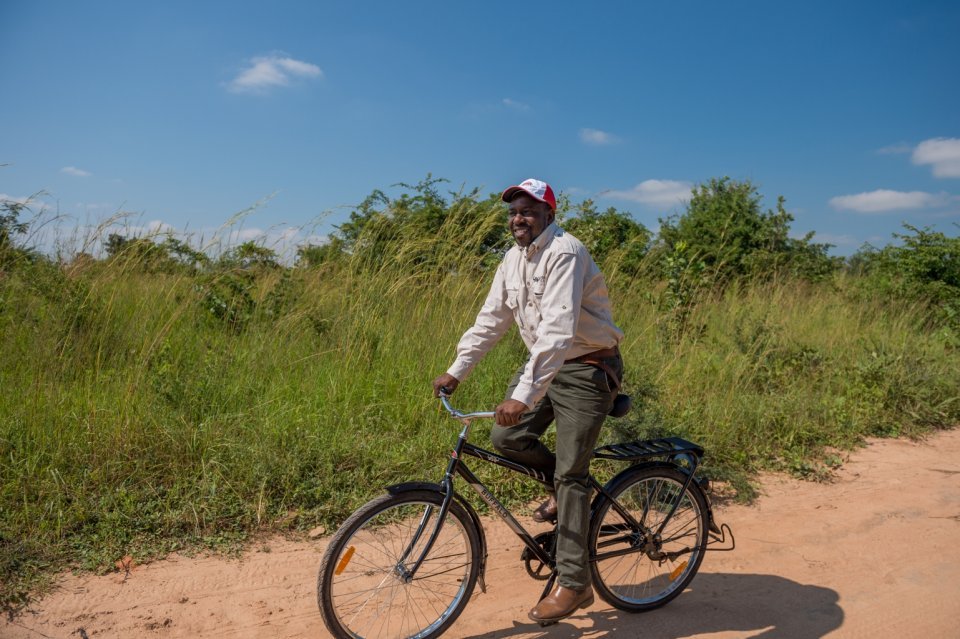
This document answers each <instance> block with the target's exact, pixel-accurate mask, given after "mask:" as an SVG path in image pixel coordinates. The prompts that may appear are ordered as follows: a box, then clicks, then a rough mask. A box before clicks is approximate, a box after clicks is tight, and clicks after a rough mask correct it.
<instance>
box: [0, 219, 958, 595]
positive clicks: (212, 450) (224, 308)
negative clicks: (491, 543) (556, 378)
mask: <svg viewBox="0 0 960 639" xmlns="http://www.w3.org/2000/svg"><path fill="white" fill-rule="evenodd" d="M475 206H479V205H477V204H475ZM461 221H462V220H458V219H457V217H456V216H452V217H451V220H450V221H449V223H448V224H449V226H448V227H445V229H444V232H443V233H440V234H438V235H437V236H436V237H433V238H429V239H423V238H416V239H411V240H409V241H393V242H391V243H389V244H388V246H389V252H388V253H386V254H384V253H383V252H382V251H381V252H377V251H374V250H373V249H370V250H363V249H362V248H361V249H360V250H357V251H355V252H354V253H353V255H352V256H348V257H347V258H345V259H343V260H341V261H338V262H332V263H328V264H324V265H321V266H320V267H317V268H310V269H266V268H264V269H237V270H234V271H222V272H215V273H205V274H204V273H200V274H196V273H191V272H189V271H187V270H184V271H183V272H181V273H151V272H147V271H146V270H145V269H144V268H142V267H143V265H142V264H138V263H137V262H136V261H130V260H123V259H113V260H103V261H97V262H89V263H82V264H81V263H78V264H75V265H73V266H72V267H64V266H59V265H55V264H52V263H49V262H45V261H42V260H41V261H32V262H30V261H23V262H22V263H18V264H14V265H12V266H9V267H7V268H6V269H5V270H4V271H3V272H2V273H0V327H2V334H0V356H2V359H0V385H2V388H3V393H2V395H0V557H2V558H0V581H2V583H3V584H4V585H3V587H2V592H0V596H2V598H3V602H2V603H3V605H4V606H5V607H6V608H7V609H8V610H12V609H14V608H15V607H16V606H17V605H20V604H22V603H23V602H24V601H25V600H26V597H27V592H28V591H29V589H30V588H31V584H33V581H32V580H33V579H35V578H36V576H37V575H43V574H48V572H49V570H50V569H51V568H59V567H63V566H67V565H73V566H79V567H82V568H87V569H95V570H105V569H109V568H110V567H111V566H112V564H113V561H115V560H116V559H117V558H119V557H121V556H122V555H124V554H128V553H129V554H133V555H134V556H139V557H141V558H143V557H149V556H155V555H158V554H162V553H164V552H168V551H171V550H175V549H189V548H197V547H198V546H214V547H224V546H231V545H232V544H234V543H235V542H238V541H239V540H241V539H243V538H244V536H245V535H247V534H249V533H251V532H253V531H257V530H266V529H269V530H278V529H281V530H282V529H289V528H305V527H312V526H315V525H317V524H325V525H327V526H329V527H332V526H334V525H335V524H336V523H337V522H339V521H340V520H342V519H343V518H344V517H345V516H346V515H347V514H348V513H350V512H351V511H352V510H353V509H354V508H356V507H357V506H358V505H359V504H360V503H362V502H363V501H365V500H366V499H368V498H370V497H371V496H372V495H374V494H376V493H377V492H379V491H380V490H381V488H382V487H383V486H384V485H387V484H390V483H394V482H399V481H405V480H410V479H436V478H438V477H439V474H440V473H441V471H442V466H443V456H444V455H445V454H446V453H445V449H446V448H447V447H448V446H449V445H450V443H451V441H452V437H453V435H454V433H455V423H454V422H453V421H452V420H450V419H449V418H445V416H444V415H442V414H441V413H440V411H439V410H438V407H437V405H436V400H434V399H433V398H432V397H431V392H430V380H431V379H432V378H433V377H435V376H436V375H438V374H439V373H441V372H443V371H444V370H445V369H446V367H447V366H448V365H449V364H450V363H451V360H452V357H453V351H454V346H455V344H456V342H457V340H458V338H459V336H460V335H461V333H462V332H463V331H464V330H465V329H466V328H467V327H468V326H469V325H470V323H471V322H472V321H473V318H474V316H475V314H476V311H477V310H478V308H479V306H480V304H481V303H482V300H483V297H484V295H485V294H486V290H487V287H488V286H489V282H490V279H491V278H492V272H491V271H490V270H489V264H490V261H491V260H490V259H489V258H484V257H482V256H480V257H477V255H478V253H477V251H476V250H475V246H476V245H477V244H478V243H479V241H480V240H479V238H481V237H483V236H484V235H485V234H487V233H489V230H490V228H492V225H496V224H502V219H501V216H500V214H499V209H491V212H490V214H489V215H487V216H485V217H483V220H482V224H481V225H480V227H482V228H478V229H477V230H476V233H467V234H466V235H465V234H464V229H463V227H462V224H460V222H461ZM369 233H371V234H375V233H376V229H375V228H371V229H370V230H369ZM371 237H373V235H371ZM370 246H380V247H381V248H382V245H376V244H374V243H373V242H371V245H370ZM615 259H616V256H613V257H611V260H615ZM606 267H607V268H609V269H610V272H611V276H610V278H609V279H610V285H611V291H612V295H613V298H614V304H615V315H616V320H617V321H618V323H619V324H620V325H621V326H622V328H623V329H624V331H625V333H626V335H627V338H626V340H625V342H624V344H623V345H622V346H623V348H622V350H623V353H624V357H625V360H626V366H627V370H626V375H625V379H626V389H627V391H628V392H630V393H632V394H633V395H634V396H635V399H636V409H635V410H634V412H633V413H632V414H631V415H630V416H628V417H627V418H625V419H624V420H620V421H617V422H612V421H611V423H610V424H609V426H608V428H607V429H606V431H605V433H604V437H605V438H606V439H607V440H608V441H612V440H614V439H619V438H626V437H630V438H636V437H648V436H659V435H667V434H675V435H681V436H684V437H688V438H690V439H692V440H695V441H697V442H700V443H701V444H703V445H704V446H705V448H706V449H707V451H708V466H707V472H708V473H710V474H712V475H713V476H714V477H717V478H723V479H729V480H732V481H734V483H735V485H736V486H738V487H739V488H740V490H741V491H744V493H747V492H749V482H748V478H749V476H750V474H751V473H753V472H755V471H756V470H758V469H761V468H778V469H786V470H791V471H794V472H798V473H801V474H809V475H813V476H820V475H822V474H823V473H824V472H825V464H827V465H828V464H829V463H830V461H831V458H830V457H829V455H828V451H829V447H837V448H849V447H851V446H855V445H856V444H857V443H858V442H860V441H862V440H863V438H864V437H867V436H872V435H882V436H889V435H899V434H907V435H919V434H921V433H922V432H924V431H926V430H929V429H932V428H943V427H948V426H951V425H953V424H955V423H956V422H957V420H958V416H960V403H958V399H957V389H958V388H960V357H958V354H957V352H956V351H955V350H953V349H952V347H951V345H950V342H949V341H947V340H945V339H943V338H942V336H941V335H940V334H939V333H938V332H937V331H936V329H935V327H931V323H930V321H929V319H930V318H929V317H928V313H927V311H926V310H925V309H924V308H922V307H917V306H911V305H908V304H906V303H899V302H896V301H895V300H889V299H869V298H865V297H864V296H863V295H858V296H852V295H849V294H848V290H849V288H850V283H849V282H848V281H846V280H844V279H843V278H839V279H837V280H835V281H832V282H827V283H823V284H819V285H810V284H806V283H802V282H799V281H796V280H782V281H773V282H765V283H755V284H750V283H744V284H740V285H733V286H729V287H727V288H725V289H724V290H723V291H722V292H716V293H711V294H702V295H700V296H699V297H697V298H696V299H695V300H693V301H690V302H689V304H688V308H687V309H685V315H684V317H685V319H684V325H683V330H680V331H678V330H676V326H675V325H673V324H671V318H670V314H669V312H667V311H666V310H665V309H666V308H667V307H666V306H665V305H664V302H663V300H664V299H665V290H664V286H665V285H664V284H662V283H658V282H651V281H647V280H645V279H643V278H636V277H632V278H631V277H627V276H625V275H624V276H621V275H619V274H618V273H617V271H616V266H615V264H614V263H613V262H611V263H610V264H608V265H606ZM524 356H525V350H524V348H523V345H522V343H521V342H520V340H519V338H518V337H517V335H516V334H515V333H511V334H510V335H509V336H508V337H507V338H506V339H505V340H504V342H503V343H502V344H501V345H500V346H499V347H498V348H497V349H496V350H495V351H493V352H492V353H491V354H490V355H489V356H488V357H487V358H486V359H485V360H484V361H483V362H482V363H481V364H480V365H479V366H478V368H477V369H476V371H475V372H474V374H473V376H472V377H471V378H470V379H469V380H468V382H466V383H465V384H463V385H462V386H461V388H460V390H459V391H458V393H457V403H458V405H462V406H463V407H466V408H471V409H489V408H492V407H493V406H494V405H495V404H496V403H497V402H498V401H499V400H500V399H501V397H502V394H503V391H504V388H505V385H506V382H507V380H508V379H509V377H510V375H511V373H512V372H513V371H514V370H515V369H516V368H517V367H518V366H519V365H520V364H522V362H523V361H524ZM488 427H489V426H481V427H480V428H479V429H478V431H477V434H476V440H477V441H478V442H479V443H481V444H483V442H485V441H486V432H485V430H484V429H485V428H488ZM487 472H488V473H489V474H485V475H483V476H484V477H486V478H488V479H490V480H491V481H492V482H493V483H495V484H496V485H497V486H500V487H501V489H502V491H503V492H504V493H505V494H506V496H507V498H508V499H510V500H512V501H514V502H519V501H523V500H526V499H529V498H530V497H532V496H533V492H532V491H533V490H534V487H532V486H531V485H529V484H526V483H524V482H523V481H522V480H519V479H516V478H512V477H506V476H504V475H503V474H502V473H500V472H498V471H497V470H496V469H494V470H490V471H487Z"/></svg>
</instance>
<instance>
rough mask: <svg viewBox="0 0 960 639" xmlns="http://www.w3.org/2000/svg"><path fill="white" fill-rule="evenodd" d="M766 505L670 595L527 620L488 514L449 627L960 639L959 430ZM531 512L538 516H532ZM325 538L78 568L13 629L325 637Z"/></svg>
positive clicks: (0, 625) (739, 522)
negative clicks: (467, 593)
mask: <svg viewBox="0 0 960 639" xmlns="http://www.w3.org/2000/svg"><path fill="white" fill-rule="evenodd" d="M762 486H763V496H762V497H761V498H760V500H759V501H758V502H757V503H756V504H754V505H753V506H749V507H747V506H727V507H724V508H722V509H720V511H719V514H718V519H719V520H720V521H722V522H727V523H729V524H730V525H731V526H732V528H733V530H734V532H735V534H736V538H737V549H736V551H734V552H731V553H708V554H707V556H706V558H705V559H704V562H703V566H702V567H701V569H700V573H699V575H698V576H697V577H696V579H694V581H693V583H692V585H691V587H690V588H689V589H688V590H687V592H685V593H684V594H682V595H681V596H680V597H679V598H677V599H676V600H674V601H673V602H672V603H670V604H669V605H668V606H666V607H664V608H661V609H659V610H656V611H653V612H650V613H646V614H642V615H626V614H624V613H621V612H619V611H617V610H614V609H612V608H610V607H609V606H607V605H606V604H605V603H603V602H602V601H601V600H600V599H597V602H596V603H595V604H594V605H593V606H592V607H591V608H589V609H587V610H585V611H583V614H579V615H577V616H575V617H572V618H570V619H568V620H566V621H564V622H562V623H560V624H558V625H555V626H551V627H547V628H540V627H539V626H537V625H536V624H533V623H531V622H530V621H528V620H527V616H526V613H527V610H528V609H529V608H530V607H531V606H532V605H533V604H534V603H535V599H536V597H537V596H538V594H539V590H540V582H534V581H532V580H531V579H529V578H528V577H527V576H526V573H525V572H524V571H523V568H522V566H521V565H520V563H519V561H518V560H517V559H518V557H519V553H520V548H519V544H518V543H517V541H516V538H515V537H514V536H513V534H512V533H510V531H509V530H507V529H506V527H505V526H504V525H503V524H502V523H499V522H488V528H487V534H488V540H489V544H490V559H489V562H488V571H487V584H488V590H487V593H486V594H481V593H480V592H479V590H478V591H477V593H476V594H475V595H474V597H473V599H472V600H471V601H470V604H469V605H468V606H467V609H466V611H465V612H464V614H463V616H462V617H461V618H460V619H459V620H458V621H457V623H456V624H455V625H454V626H453V628H452V629H451V631H450V632H449V633H448V634H447V635H446V636H449V637H451V639H453V638H468V637H469V638H471V639H481V638H482V639H494V638H506V637H510V638H511V639H557V638H568V637H570V638H572V637H588V638H591V639H595V638H605V637H618V638H619V637H645V638H650V639H657V638H671V639H673V638H678V637H710V638H711V639H723V638H728V637H764V638H767V639H772V638H774V637H782V638H784V639H803V638H814V637H854V638H855V637H871V638H874V639H876V638H886V637H890V638H893V637H896V638H912V637H918V638H919V637H923V638H949V637H960V544H958V543H957V538H958V536H960V429H955V430H952V431H947V432H943V433H939V434H937V435H935V436H932V437H931V438H930V439H928V440H927V441H926V442H924V443H920V444H918V443H912V442H907V441H899V440H895V441H879V442H872V443H871V444H870V445H869V446H868V447H866V448H865V449H862V450H859V451H856V452H855V453H853V455H852V456H851V458H850V459H849V460H848V461H847V463H846V464H845V465H844V466H843V467H842V468H841V469H840V470H839V471H838V473H837V477H836V480H835V481H834V482H833V483H830V484H816V483H808V482H800V481H796V480H793V479H789V478H784V477H779V476H765V477H764V478H763V480H762ZM525 523H527V522H525ZM323 547H324V541H323V540H320V541H310V542H291V541H286V540H282V539H275V540H271V541H269V542H268V543H266V544H258V545H257V546H256V547H255V548H254V549H253V550H251V552H249V553H247V554H246V555H245V556H244V557H243V558H242V559H240V560H229V559H222V558H209V557H208V558H192V559H191V558H184V557H173V558H170V559H168V560H166V561H161V562H156V563H153V564H149V565H146V566H138V567H136V568H134V570H133V571H132V572H131V573H130V574H129V575H126V576H123V575H120V574H112V575H107V576H102V577H97V576H91V575H83V576H72V575H66V576H64V577H63V579H62V580H61V583H60V588H59V589H58V590H57V591H56V592H54V593H53V594H51V595H49V596H48V597H46V598H45V599H43V600H42V601H40V602H38V603H36V604H34V605H33V607H32V609H31V610H30V611H29V612H27V613H26V614H24V615H22V616H21V617H19V618H18V619H16V620H15V621H14V622H12V623H11V622H7V621H3V622H0V637H4V638H10V639H20V638H29V639H36V638H37V637H58V638H64V639H66V638H68V637H80V636H82V634H81V633H80V630H81V629H83V631H84V632H85V634H86V635H87V636H89V637H91V638H92V637H140V636H158V637H237V638H244V639H247V638H251V637H328V635H327V633H326V631H325V630H324V628H323V623H322V621H321V620H320V616H319V613H318V612H317V607H316V603H315V590H314V580H315V571H316V568H317V566H318V564H319V560H320V554H321V552H322V550H323Z"/></svg>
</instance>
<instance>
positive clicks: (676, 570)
mask: <svg viewBox="0 0 960 639" xmlns="http://www.w3.org/2000/svg"><path fill="white" fill-rule="evenodd" d="M350 549H351V550H353V546H351V547H350ZM686 567H687V562H683V563H682V564H680V565H679V566H677V567H676V568H674V569H673V572H671V573H670V581H673V580H674V579H676V578H677V577H679V576H680V575H681V574H683V570H684V569H685V568H686ZM337 574H338V575H339V574H340V573H339V572H338V573H337Z"/></svg>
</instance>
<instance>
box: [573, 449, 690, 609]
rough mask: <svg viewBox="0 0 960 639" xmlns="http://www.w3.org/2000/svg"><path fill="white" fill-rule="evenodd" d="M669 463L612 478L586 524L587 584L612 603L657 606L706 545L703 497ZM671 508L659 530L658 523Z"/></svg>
mask: <svg viewBox="0 0 960 639" xmlns="http://www.w3.org/2000/svg"><path fill="white" fill-rule="evenodd" d="M686 478H687V476H686V475H685V474H684V473H683V472H681V471H680V470H677V469H675V468H673V467H669V466H638V467H637V468H636V469H634V470H632V471H627V472H626V473H625V474H623V475H620V476H619V477H617V478H615V479H614V480H613V482H612V483H611V484H610V485H608V492H609V493H610V495H611V497H613V498H614V499H615V500H616V501H617V503H618V504H619V505H620V506H621V507H622V508H623V510H624V511H625V512H626V513H627V514H628V515H629V517H625V516H624V514H623V513H621V512H620V511H618V509H617V508H616V507H615V506H614V503H613V502H612V501H610V500H609V499H606V498H601V499H602V502H600V503H598V505H597V508H596V510H595V511H594V513H595V514H594V516H593V519H592V520H591V525H590V536H589V544H590V546H589V548H590V551H591V556H592V561H591V563H590V568H591V574H592V575H593V585H594V588H595V589H596V591H597V594H599V595H600V596H601V597H602V598H603V599H604V601H606V602H607V603H609V604H610V605H611V606H614V607H615V608H619V609H620V610H626V611H629V612H642V611H645V610H652V609H654V608H658V607H660V606H662V605H664V604H665V603H667V602H668V601H670V600H671V599H673V598H674V597H676V596H677V595H679V594H680V593H681V592H683V589H684V588H686V586H687V584H689V583H690V581H691V580H692V579H693V577H694V575H696V573H697V569H698V568H699V567H700V562H701V561H702V560H703V553H704V551H705V550H706V547H707V525H708V521H707V517H708V515H707V513H708V509H707V502H706V498H705V497H704V495H703V493H702V492H701V491H700V488H699V487H698V486H697V485H696V483H695V482H691V484H690V485H689V486H688V487H687V488H686V490H684V488H683V486H684V483H685V482H686ZM674 504H677V509H676V511H675V512H674V514H673V516H672V517H671V518H670V520H669V521H668V522H667V525H666V527H664V529H663V531H662V532H661V533H660V534H659V535H657V534H656V532H657V531H658V530H659V528H660V525H661V524H662V523H663V521H664V519H666V517H667V516H668V515H669V513H670V510H671V509H672V508H673V506H674Z"/></svg>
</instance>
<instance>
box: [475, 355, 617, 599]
mask: <svg viewBox="0 0 960 639" xmlns="http://www.w3.org/2000/svg"><path fill="white" fill-rule="evenodd" d="M604 362H606V363H607V364H609V365H610V367H611V368H612V369H613V370H614V372H616V373H617V375H618V376H619V377H620V379H623V361H622V360H621V358H620V357H619V356H617V357H611V358H609V359H605V360H604ZM522 371H523V369H522V368H521V369H520V371H518V372H517V374H516V375H515V376H514V378H513V381H512V382H511V383H510V386H509V388H508V389H507V394H506V396H507V397H508V398H509V397H510V395H511V393H512V392H513V389H514V388H515V387H516V385H517V382H518V381H519V379H520V375H521V373H522ZM614 383H615V382H613V381H612V380H610V379H608V375H607V374H606V373H605V372H603V371H602V370H601V369H599V368H596V367H594V366H591V365H589V364H583V363H578V362H570V363H567V364H564V365H563V366H562V367H561V368H560V370H559V371H558V372H557V375H556V377H554V379H553V381H552V382H551V383H550V387H549V388H548V389H547V394H546V396H545V397H544V398H543V399H542V400H540V401H539V402H537V405H536V406H534V407H533V409H532V410H530V411H529V412H527V413H525V414H524V416H523V418H522V419H521V421H520V423H519V424H517V425H516V426H509V427H502V426H494V427H493V430H492V431H491V433H490V435H491V439H492V440H493V445H494V447H495V448H496V449H497V450H498V451H499V452H500V453H501V454H502V455H504V456H505V457H509V458H510V459H513V460H515V461H518V462H520V463H523V464H527V465H528V466H532V467H534V468H536V469H538V470H542V471H545V472H547V473H552V474H553V481H554V489H555V490H556V497H557V572H558V581H559V583H560V585H562V586H565V587H567V588H574V589H576V590H580V589H582V588H585V587H586V586H588V585H590V566H589V559H590V557H589V551H588V550H587V533H588V532H589V531H588V527H589V525H590V521H589V520H590V493H591V488H590V484H589V482H588V477H589V474H590V458H591V457H592V454H593V449H594V448H595V447H596V444H597V438H598V437H599V436H600V427H601V426H602V425H603V420H604V418H606V416H607V413H608V412H610V409H611V408H612V407H613V400H614V399H615V398H616V396H617V388H616V387H615V386H614ZM553 421H556V424H557V437H556V442H557V443H556V448H557V452H556V455H554V454H553V453H551V452H550V449H549V448H547V447H546V446H545V445H544V444H543V442H542V441H540V438H541V437H542V436H543V434H544V433H545V432H546V430H547V427H548V426H550V424H551V422H553Z"/></svg>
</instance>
